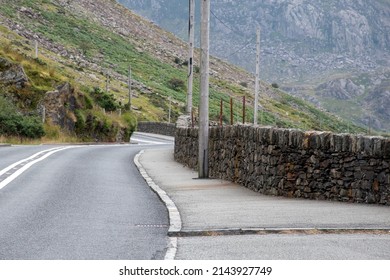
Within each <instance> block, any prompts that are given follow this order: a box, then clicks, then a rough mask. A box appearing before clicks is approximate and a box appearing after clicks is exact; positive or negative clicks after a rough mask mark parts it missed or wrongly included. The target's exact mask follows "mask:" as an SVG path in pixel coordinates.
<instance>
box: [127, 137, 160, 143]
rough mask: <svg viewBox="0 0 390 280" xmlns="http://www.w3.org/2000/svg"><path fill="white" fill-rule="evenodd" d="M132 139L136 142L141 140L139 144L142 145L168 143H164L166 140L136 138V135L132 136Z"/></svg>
mask: <svg viewBox="0 0 390 280" xmlns="http://www.w3.org/2000/svg"><path fill="white" fill-rule="evenodd" d="M131 140H133V141H135V142H140V143H139V144H140V145H145V144H146V145H153V144H155V145H164V144H167V143H164V142H157V141H151V140H143V139H142V138H136V137H133V138H131Z"/></svg>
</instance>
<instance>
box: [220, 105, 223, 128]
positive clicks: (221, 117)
mask: <svg viewBox="0 0 390 280" xmlns="http://www.w3.org/2000/svg"><path fill="white" fill-rule="evenodd" d="M222 125H223V99H222V98H221V108H220V111H219V126H222Z"/></svg>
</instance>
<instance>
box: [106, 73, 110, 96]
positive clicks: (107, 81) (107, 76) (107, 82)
mask: <svg viewBox="0 0 390 280" xmlns="http://www.w3.org/2000/svg"><path fill="white" fill-rule="evenodd" d="M109 84H110V74H108V71H107V73H106V93H108V92H109V91H110V87H109Z"/></svg>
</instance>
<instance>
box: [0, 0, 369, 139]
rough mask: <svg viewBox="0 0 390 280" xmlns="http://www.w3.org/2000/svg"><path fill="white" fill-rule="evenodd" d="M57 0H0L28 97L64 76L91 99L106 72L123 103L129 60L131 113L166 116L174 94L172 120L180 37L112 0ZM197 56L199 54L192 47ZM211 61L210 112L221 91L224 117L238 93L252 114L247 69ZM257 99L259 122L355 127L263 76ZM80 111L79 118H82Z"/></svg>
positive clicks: (179, 98) (6, 45)
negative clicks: (35, 43) (66, 1)
mask: <svg viewBox="0 0 390 280" xmlns="http://www.w3.org/2000/svg"><path fill="white" fill-rule="evenodd" d="M61 3H64V1H55V0H54V1H48V0H34V1H31V0H12V1H11V0H9V1H5V0H2V5H1V9H0V22H1V21H3V26H2V27H1V29H0V32H1V40H2V43H1V45H0V55H2V56H6V57H8V58H10V59H12V60H13V61H19V62H20V63H22V64H24V66H25V68H26V72H27V73H26V74H27V75H28V76H29V77H32V79H35V80H34V82H33V84H34V86H33V88H34V90H33V91H31V92H30V93H28V94H27V95H30V94H31V96H29V98H30V99H34V98H33V95H34V94H36V95H38V96H41V95H42V94H43V92H46V91H48V90H53V86H54V85H57V84H59V83H61V82H64V81H69V82H71V83H72V85H74V87H75V88H77V90H78V91H79V92H80V94H81V95H82V96H83V99H84V100H85V99H87V100H88V99H92V100H94V98H93V92H95V91H96V89H97V88H100V89H101V91H103V92H104V91H105V87H106V74H107V73H108V74H109V76H110V77H111V78H110V79H109V94H110V95H112V96H113V97H114V98H115V102H116V103H117V104H118V105H119V107H120V106H122V107H123V109H124V108H125V107H126V106H125V105H126V103H127V102H128V87H127V73H128V68H129V66H130V65H131V68H132V74H133V75H132V77H133V80H134V81H133V84H132V89H133V100H132V109H133V110H132V114H134V116H135V117H136V118H137V119H138V120H153V121H167V120H168V108H169V101H168V100H169V98H171V99H172V101H173V102H172V104H173V108H172V116H173V120H175V119H176V118H177V117H178V116H179V115H180V114H182V113H183V112H184V109H185V100H186V87H185V86H180V87H176V88H175V87H174V86H172V80H174V79H176V80H179V81H182V82H183V83H184V84H186V77H187V67H186V66H185V57H186V53H187V49H186V44H185V43H184V42H182V41H180V40H178V39H177V38H175V37H174V36H173V35H172V34H170V33H167V32H165V31H163V30H161V29H159V28H158V27H156V26H155V25H153V24H152V23H150V22H147V21H145V20H143V19H142V18H140V17H138V16H136V15H134V14H133V13H131V12H130V11H128V10H126V9H125V8H124V7H122V6H120V5H119V4H117V3H116V2H115V1H102V0H98V1H88V0H82V1H77V3H72V5H66V4H61ZM21 7H23V8H21ZM12 30H13V31H12ZM14 32H17V33H19V34H20V35H22V36H19V35H16V34H15V33H14ZM34 36H35V37H38V39H39V42H40V55H39V59H38V60H34V59H33V58H32V56H33V53H34V48H33V41H34ZM196 61H199V59H198V54H197V55H196ZM40 62H43V63H40ZM211 65H212V69H211V74H212V75H211V85H210V118H211V120H213V121H218V119H219V111H220V103H221V101H220V100H221V99H222V100H224V120H225V121H226V122H227V121H228V120H229V119H230V116H229V110H230V105H229V100H230V98H231V97H232V98H233V100H234V119H235V121H236V122H241V121H242V97H243V96H246V98H247V112H246V114H247V118H246V121H247V122H252V121H253V98H252V92H253V84H254V82H253V76H252V75H251V74H249V73H247V72H245V71H243V70H242V69H239V68H237V67H234V66H231V65H229V64H227V63H226V62H223V61H220V60H218V59H212V60H211ZM194 84H195V88H194V105H195V106H197V105H198V98H199V97H198V96H199V74H198V73H196V75H195V83H194ZM38 99H39V97H38ZM83 102H84V103H85V101H83ZM260 104H261V106H262V108H263V111H262V113H260V114H259V122H260V123H262V124H266V125H277V126H283V127H294V128H301V129H322V130H331V131H337V132H346V131H351V132H362V129H361V128H359V127H356V126H353V125H352V124H350V123H348V122H344V121H342V120H340V119H339V118H337V117H335V116H333V115H330V114H328V113H325V112H322V111H320V110H317V109H316V108H314V107H313V106H311V105H309V104H308V103H306V102H304V101H302V100H301V99H297V98H294V97H292V96H290V95H288V94H286V93H284V92H282V91H280V90H279V89H277V88H274V87H272V86H271V85H268V84H265V83H262V85H261V101H260ZM89 110H92V109H89ZM94 110H95V111H96V110H97V109H96V108H94ZM195 111H196V109H195ZM83 114H84V116H81V117H80V118H81V119H83V118H84V119H85V118H86V117H85V113H83ZM97 114H98V113H97V111H96V112H95V115H97Z"/></svg>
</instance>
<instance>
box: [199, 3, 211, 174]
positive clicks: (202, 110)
mask: <svg viewBox="0 0 390 280" xmlns="http://www.w3.org/2000/svg"><path fill="white" fill-rule="evenodd" d="M201 3H202V4H201V27H200V53H201V65H200V70H201V77H200V102H199V150H198V152H199V153H198V155H199V160H198V171H199V178H201V179H202V178H208V177H209V160H208V159H209V79H210V77H209V66H210V0H202V1H201Z"/></svg>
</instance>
